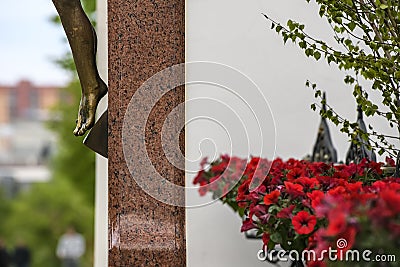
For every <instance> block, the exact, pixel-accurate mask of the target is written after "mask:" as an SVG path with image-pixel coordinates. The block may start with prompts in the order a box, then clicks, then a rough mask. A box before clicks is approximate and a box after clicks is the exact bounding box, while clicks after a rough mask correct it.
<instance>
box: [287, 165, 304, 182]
mask: <svg viewBox="0 0 400 267" xmlns="http://www.w3.org/2000/svg"><path fill="white" fill-rule="evenodd" d="M300 176H305V171H304V170H303V169H301V168H293V169H291V170H290V171H289V172H288V173H287V174H286V177H287V178H288V180H289V181H292V180H294V179H296V178H299V177H300Z"/></svg>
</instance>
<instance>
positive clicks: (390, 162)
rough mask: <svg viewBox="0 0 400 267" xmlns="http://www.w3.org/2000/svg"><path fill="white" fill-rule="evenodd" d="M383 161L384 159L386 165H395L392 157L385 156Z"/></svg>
mask: <svg viewBox="0 0 400 267" xmlns="http://www.w3.org/2000/svg"><path fill="white" fill-rule="evenodd" d="M385 161H386V164H387V165H388V166H390V167H395V166H396V162H395V161H394V160H393V159H391V158H389V157H386V160H385Z"/></svg>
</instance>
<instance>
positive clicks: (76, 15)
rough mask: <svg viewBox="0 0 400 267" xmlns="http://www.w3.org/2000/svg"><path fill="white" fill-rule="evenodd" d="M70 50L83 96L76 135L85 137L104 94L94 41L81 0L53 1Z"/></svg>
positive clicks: (92, 29) (93, 32)
mask: <svg viewBox="0 0 400 267" xmlns="http://www.w3.org/2000/svg"><path fill="white" fill-rule="evenodd" d="M52 1H53V3H54V5H55V7H56V9H57V12H58V14H59V16H60V19H61V23H62V25H63V27H64V30H65V33H66V34H67V38H68V42H69V44H70V46H71V50H72V56H73V58H74V62H75V66H76V70H77V72H78V76H79V80H80V83H81V87H82V96H81V100H80V104H79V111H78V118H77V120H76V128H75V130H74V134H75V135H77V136H78V135H84V134H85V132H86V131H87V130H89V129H90V128H92V127H93V125H94V122H95V115H96V109H97V104H98V103H99V101H100V99H101V98H102V97H103V96H104V95H106V94H107V85H106V84H105V83H104V81H103V80H102V79H101V78H100V75H99V72H98V70H97V65H96V49H97V37H96V32H95V31H94V28H93V26H92V24H91V23H90V21H89V19H88V17H87V16H86V14H85V12H84V11H83V8H82V5H81V1H80V0H52Z"/></svg>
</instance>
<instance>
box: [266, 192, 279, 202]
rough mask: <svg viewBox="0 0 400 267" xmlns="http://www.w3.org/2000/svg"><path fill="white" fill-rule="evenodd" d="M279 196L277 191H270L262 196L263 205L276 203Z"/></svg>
mask: <svg viewBox="0 0 400 267" xmlns="http://www.w3.org/2000/svg"><path fill="white" fill-rule="evenodd" d="M280 195H281V192H280V191H279V190H275V191H272V192H271V193H269V194H266V195H265V196H264V203H265V205H272V204H275V203H276V202H277V201H278V197H279V196H280Z"/></svg>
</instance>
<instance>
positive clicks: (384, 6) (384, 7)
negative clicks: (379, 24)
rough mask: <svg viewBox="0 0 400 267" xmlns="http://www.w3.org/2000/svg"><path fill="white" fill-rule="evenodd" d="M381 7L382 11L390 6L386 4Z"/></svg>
mask: <svg viewBox="0 0 400 267" xmlns="http://www.w3.org/2000/svg"><path fill="white" fill-rule="evenodd" d="M379 7H380V9H387V8H388V7H389V6H388V5H385V4H381V5H380V6H379Z"/></svg>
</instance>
